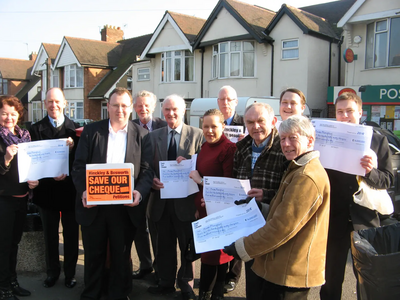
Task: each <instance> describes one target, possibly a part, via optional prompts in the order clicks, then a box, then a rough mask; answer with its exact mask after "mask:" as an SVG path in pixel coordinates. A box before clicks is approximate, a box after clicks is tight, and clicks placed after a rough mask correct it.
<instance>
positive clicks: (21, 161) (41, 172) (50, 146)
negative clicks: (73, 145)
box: [18, 139, 69, 182]
mask: <svg viewBox="0 0 400 300" xmlns="http://www.w3.org/2000/svg"><path fill="white" fill-rule="evenodd" d="M68 161H69V148H68V146H67V139H58V140H44V141H36V142H29V143H21V144H18V173H19V182H26V181H28V180H39V179H42V178H46V177H58V176H60V175H62V174H67V175H69V168H68V165H69V164H68Z"/></svg>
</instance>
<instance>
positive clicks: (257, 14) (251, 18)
mask: <svg viewBox="0 0 400 300" xmlns="http://www.w3.org/2000/svg"><path fill="white" fill-rule="evenodd" d="M223 1H225V2H226V3H228V4H229V5H230V6H231V7H232V8H233V9H234V10H235V11H236V12H237V14H238V16H239V17H241V18H243V19H244V20H245V21H246V22H247V23H248V24H249V25H250V26H251V27H252V28H253V29H254V31H255V32H256V33H257V34H258V35H260V36H261V37H263V34H262V31H263V30H264V29H265V28H266V27H267V25H268V24H269V23H270V22H271V20H272V18H273V17H274V16H275V12H274V11H272V10H269V9H266V8H263V7H260V6H255V5H251V4H248V3H244V2H240V1H237V0H223Z"/></svg>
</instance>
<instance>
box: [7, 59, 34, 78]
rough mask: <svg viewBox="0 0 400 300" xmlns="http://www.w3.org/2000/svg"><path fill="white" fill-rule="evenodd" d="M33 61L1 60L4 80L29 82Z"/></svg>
mask: <svg viewBox="0 0 400 300" xmlns="http://www.w3.org/2000/svg"><path fill="white" fill-rule="evenodd" d="M33 63H34V61H33V60H24V59H14V58H0V72H1V76H2V77H3V78H4V79H14V80H29V79H30V78H31V75H30V74H31V68H32V66H33Z"/></svg>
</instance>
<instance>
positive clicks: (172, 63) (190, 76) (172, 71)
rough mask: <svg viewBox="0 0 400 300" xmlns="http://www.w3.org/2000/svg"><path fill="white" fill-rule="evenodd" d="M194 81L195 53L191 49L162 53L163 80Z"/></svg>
mask: <svg viewBox="0 0 400 300" xmlns="http://www.w3.org/2000/svg"><path fill="white" fill-rule="evenodd" d="M186 81H194V54H193V53H192V52H190V51H189V50H178V51H168V52H163V53H161V82H164V83H166V82H186Z"/></svg>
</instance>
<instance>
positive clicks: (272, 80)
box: [269, 42, 275, 97]
mask: <svg viewBox="0 0 400 300" xmlns="http://www.w3.org/2000/svg"><path fill="white" fill-rule="evenodd" d="M269 44H270V45H271V48H272V49H271V97H273V96H274V54H275V47H274V44H273V43H272V42H270V43H269Z"/></svg>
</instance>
